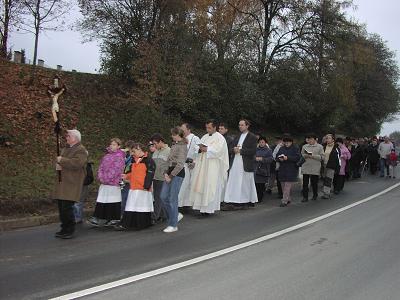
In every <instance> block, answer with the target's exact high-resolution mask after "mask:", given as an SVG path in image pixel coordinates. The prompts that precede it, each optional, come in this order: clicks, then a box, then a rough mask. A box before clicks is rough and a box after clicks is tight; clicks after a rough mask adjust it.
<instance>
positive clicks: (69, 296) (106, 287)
mask: <svg viewBox="0 0 400 300" xmlns="http://www.w3.org/2000/svg"><path fill="white" fill-rule="evenodd" d="M398 186H400V182H399V183H396V184H395V185H392V186H391V187H389V188H387V189H385V190H383V191H381V192H379V193H376V194H374V195H371V196H369V197H367V198H365V199H363V200H360V201H357V202H354V203H352V204H350V205H347V206H345V207H342V208H339V209H337V210H334V211H332V212H330V213H327V214H324V215H322V216H319V217H317V218H314V219H311V220H308V221H306V222H303V223H300V224H297V225H294V226H291V227H288V228H286V229H283V230H280V231H277V232H274V233H270V234H267V235H264V236H262V237H259V238H257V239H254V240H251V241H248V242H245V243H241V244H238V245H235V246H232V247H229V248H225V249H222V250H219V251H216V252H212V253H209V254H206V255H203V256H199V257H196V258H192V259H189V260H186V261H183V262H180V263H177V264H173V265H170V266H166V267H163V268H160V269H156V270H153V271H149V272H145V273H142V274H138V275H135V276H131V277H127V278H125V279H121V280H117V281H113V282H109V283H106V284H102V285H99V286H95V287H92V288H89V289H85V290H82V291H78V292H74V293H70V294H66V295H63V296H60V297H56V298H52V299H50V300H56V299H57V300H66V299H76V298H80V297H84V296H88V295H92V294H95V293H99V292H103V291H106V290H109V289H113V288H116V287H119V286H122V285H126V284H130V283H133V282H137V281H139V280H143V279H146V278H150V277H154V276H157V275H161V274H165V273H168V272H171V271H174V270H178V269H181V268H185V267H188V266H191V265H194V264H197V263H201V262H204V261H207V260H210V259H213V258H216V257H219V256H222V255H226V254H228V253H232V252H235V251H238V250H241V249H244V248H247V247H250V246H253V245H256V244H259V243H262V242H265V241H268V240H271V239H273V238H276V237H279V236H281V235H284V234H286V233H289V232H292V231H295V230H298V229H300V228H303V227H306V226H309V225H311V224H314V223H316V222H319V221H321V220H324V219H327V218H329V217H332V216H334V215H337V214H339V213H341V212H344V211H346V210H349V209H351V208H353V207H355V206H358V205H360V204H363V203H365V202H368V201H370V200H372V199H374V198H377V197H379V196H381V195H383V194H386V193H387V192H390V191H391V190H393V189H395V188H397V187H398Z"/></svg>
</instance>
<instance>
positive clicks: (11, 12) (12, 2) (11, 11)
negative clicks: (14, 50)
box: [0, 0, 23, 58]
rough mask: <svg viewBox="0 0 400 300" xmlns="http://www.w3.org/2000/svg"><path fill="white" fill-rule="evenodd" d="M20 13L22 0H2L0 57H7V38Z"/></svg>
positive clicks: (0, 7) (0, 8) (17, 21)
mask: <svg viewBox="0 0 400 300" xmlns="http://www.w3.org/2000/svg"><path fill="white" fill-rule="evenodd" d="M22 13H23V1H22V0H2V2H1V5H0V39H1V40H0V57H4V58H5V57H7V50H8V46H7V45H8V36H9V34H10V31H11V30H12V29H13V28H15V27H16V26H17V25H18V23H19V22H20V16H21V15H22Z"/></svg>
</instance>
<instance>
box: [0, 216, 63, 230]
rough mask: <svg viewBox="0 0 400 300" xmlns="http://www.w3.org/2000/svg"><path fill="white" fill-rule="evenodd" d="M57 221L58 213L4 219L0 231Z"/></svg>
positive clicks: (0, 224)
mask: <svg viewBox="0 0 400 300" xmlns="http://www.w3.org/2000/svg"><path fill="white" fill-rule="evenodd" d="M57 221H58V214H51V215H46V216H37V217H27V218H17V219H10V220H4V221H0V231H9V230H13V229H21V228H26V227H34V226H40V225H46V224H51V223H55V222H57Z"/></svg>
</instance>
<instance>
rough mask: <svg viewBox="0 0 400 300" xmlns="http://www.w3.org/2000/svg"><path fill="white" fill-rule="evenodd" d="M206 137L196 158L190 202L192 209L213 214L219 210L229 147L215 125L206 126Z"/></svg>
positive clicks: (226, 171) (226, 172) (207, 124)
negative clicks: (191, 202)
mask: <svg viewBox="0 0 400 300" xmlns="http://www.w3.org/2000/svg"><path fill="white" fill-rule="evenodd" d="M206 130H207V134H206V135H204V136H203V137H202V138H201V145H200V146H199V148H200V149H199V155H198V157H197V158H196V164H195V167H194V169H193V178H192V184H191V188H190V196H189V197H190V200H191V201H193V209H195V210H200V212H201V213H202V214H212V213H214V212H215V211H217V210H220V208H221V202H222V201H223V197H224V195H223V193H224V189H225V185H226V181H227V177H228V170H229V155H228V146H227V144H226V141H225V138H224V137H223V135H222V134H220V133H219V132H217V127H216V123H215V122H214V121H208V122H207V123H206Z"/></svg>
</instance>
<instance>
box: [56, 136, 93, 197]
mask: <svg viewBox="0 0 400 300" xmlns="http://www.w3.org/2000/svg"><path fill="white" fill-rule="evenodd" d="M61 157H62V158H61V161H60V163H59V164H60V165H61V167H62V170H61V182H58V178H57V182H56V184H55V187H54V191H53V193H52V195H51V196H52V199H57V200H69V201H74V202H78V201H79V198H80V195H81V192H82V186H83V180H84V179H85V176H86V163H87V158H88V152H87V151H86V149H85V147H83V146H82V145H81V144H80V143H79V144H76V145H74V146H72V147H67V148H64V149H63V150H62V151H61Z"/></svg>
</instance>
